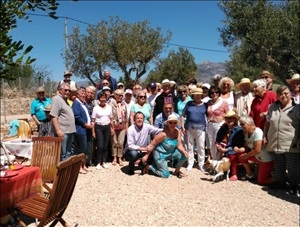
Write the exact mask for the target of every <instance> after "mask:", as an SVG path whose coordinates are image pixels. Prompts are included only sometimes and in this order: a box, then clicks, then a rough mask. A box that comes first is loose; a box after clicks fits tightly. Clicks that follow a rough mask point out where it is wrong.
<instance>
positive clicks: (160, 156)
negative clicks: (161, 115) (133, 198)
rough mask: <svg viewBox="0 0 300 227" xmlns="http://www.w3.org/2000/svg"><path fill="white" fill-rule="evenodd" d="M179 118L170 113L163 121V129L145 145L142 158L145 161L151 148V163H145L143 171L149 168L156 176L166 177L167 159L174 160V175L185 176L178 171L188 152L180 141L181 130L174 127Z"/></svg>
mask: <svg viewBox="0 0 300 227" xmlns="http://www.w3.org/2000/svg"><path fill="white" fill-rule="evenodd" d="M179 123H180V122H179V120H178V118H177V116H176V115H174V114H171V115H169V116H168V119H167V120H166V121H165V122H164V124H165V126H166V127H165V128H164V130H163V131H162V132H161V133H159V134H158V135H156V136H155V137H154V139H153V141H152V142H151V143H150V144H149V145H148V146H147V154H146V155H145V156H144V157H143V158H142V161H143V162H146V161H147V159H148V157H149V155H150V153H151V152H152V150H153V149H154V150H153V162H152V165H146V167H145V169H144V171H143V172H144V173H146V172H147V171H148V170H151V171H152V172H153V173H155V174H156V175H157V176H159V177H162V178H168V177H169V176H170V172H169V168H168V162H167V161H168V160H171V161H174V160H176V166H175V171H174V175H176V176H177V177H178V178H182V177H184V176H185V174H184V173H182V172H181V171H180V168H181V166H182V165H183V163H184V162H185V161H186V158H187V157H188V153H187V152H186V150H185V149H184V147H183V146H182V143H181V132H180V131H179V130H178V129H177V128H176V126H177V125H179Z"/></svg>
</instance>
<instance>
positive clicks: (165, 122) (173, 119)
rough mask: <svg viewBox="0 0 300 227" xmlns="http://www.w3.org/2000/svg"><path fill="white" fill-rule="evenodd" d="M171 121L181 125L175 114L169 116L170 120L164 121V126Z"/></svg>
mask: <svg viewBox="0 0 300 227" xmlns="http://www.w3.org/2000/svg"><path fill="white" fill-rule="evenodd" d="M169 121H177V124H176V125H180V122H179V120H178V117H177V116H176V115H175V114H170V115H169V116H168V119H167V120H165V121H164V124H165V125H167V124H168V122H169Z"/></svg>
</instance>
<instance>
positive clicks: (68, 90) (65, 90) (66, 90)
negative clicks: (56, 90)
mask: <svg viewBox="0 0 300 227" xmlns="http://www.w3.org/2000/svg"><path fill="white" fill-rule="evenodd" d="M63 90H64V92H71V90H70V89H63Z"/></svg>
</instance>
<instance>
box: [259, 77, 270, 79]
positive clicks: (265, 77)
mask: <svg viewBox="0 0 300 227" xmlns="http://www.w3.org/2000/svg"><path fill="white" fill-rule="evenodd" d="M260 78H261V79H268V78H269V76H262V77H260Z"/></svg>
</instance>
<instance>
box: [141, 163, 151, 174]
mask: <svg viewBox="0 0 300 227" xmlns="http://www.w3.org/2000/svg"><path fill="white" fill-rule="evenodd" d="M149 169H150V165H145V166H144V168H143V169H142V175H144V174H146V173H148V171H149Z"/></svg>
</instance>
